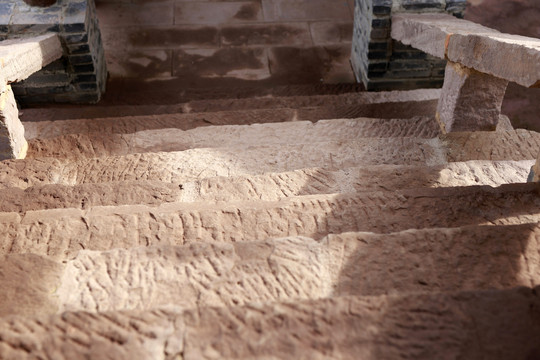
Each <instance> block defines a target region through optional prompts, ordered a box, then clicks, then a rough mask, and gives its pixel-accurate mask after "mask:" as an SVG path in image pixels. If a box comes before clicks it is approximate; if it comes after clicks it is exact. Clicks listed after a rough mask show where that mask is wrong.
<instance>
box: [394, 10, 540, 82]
mask: <svg viewBox="0 0 540 360" xmlns="http://www.w3.org/2000/svg"><path fill="white" fill-rule="evenodd" d="M392 37H393V38H394V39H396V40H399V41H401V42H403V43H404V44H407V45H411V46H413V47H415V48H417V49H420V50H422V51H425V52H427V53H428V54H431V55H433V56H437V57H440V58H447V59H448V60H450V61H453V62H457V63H460V64H463V65H465V66H467V67H470V68H473V69H475V70H477V71H480V72H483V73H486V74H490V75H493V76H495V77H498V78H502V79H506V80H509V81H514V82H516V83H518V84H520V85H523V86H526V87H537V86H540V39H535V38H529V37H525V36H518V35H510V34H501V33H500V32H498V31H496V30H493V29H490V28H487V27H484V26H481V25H478V24H475V23H472V22H470V21H466V20H461V19H457V18H454V17H452V16H450V15H443V14H421V15H420V14H401V15H396V16H394V17H393V18H392Z"/></svg>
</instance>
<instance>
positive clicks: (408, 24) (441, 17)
mask: <svg viewBox="0 0 540 360" xmlns="http://www.w3.org/2000/svg"><path fill="white" fill-rule="evenodd" d="M458 33H462V34H468V33H481V34H498V31H496V30H493V29H489V28H487V27H485V26H482V25H479V24H475V23H472V22H470V21H465V20H460V19H457V18H455V17H453V16H451V15H446V14H399V15H395V16H393V17H392V32H391V36H392V38H393V39H395V40H398V41H401V42H402V43H403V44H406V45H411V46H413V47H414V48H416V49H420V50H422V51H424V52H426V53H428V54H430V55H433V56H436V57H438V58H441V59H444V58H445V54H446V47H447V46H448V39H449V38H450V37H453V36H454V34H458Z"/></svg>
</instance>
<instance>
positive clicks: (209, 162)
mask: <svg viewBox="0 0 540 360" xmlns="http://www.w3.org/2000/svg"><path fill="white" fill-rule="evenodd" d="M539 149H540V134H538V133H535V132H530V131H526V130H518V131H508V132H501V133H488V132H480V133H475V134H470V133H452V134H448V135H445V136H443V137H441V140H440V139H438V138H434V139H418V138H382V139H381V138H362V139H358V140H355V141H333V142H320V143H312V144H293V145H280V146H277V147H276V146H271V145H262V146H244V147H242V146H235V147H229V148H199V149H190V150H186V151H181V152H168V153H143V154H130V155H126V156H109V157H102V158H93V159H80V160H77V161H69V160H67V159H54V158H39V159H26V160H11V161H4V162H2V163H0V188H6V187H19V188H23V189H24V188H27V187H29V186H35V185H43V184H50V183H55V184H63V185H76V184H83V183H100V182H113V181H137V180H160V181H165V182H176V183H183V182H187V181H194V180H198V179H202V178H207V177H214V176H240V175H257V174H263V173H268V172H283V171H292V170H297V169H302V168H310V167H323V168H326V169H328V170H338V169H341V168H345V167H355V166H366V165H380V164H394V165H411V166H425V165H427V166H434V165H441V164H445V163H446V161H447V159H448V160H449V161H460V162H463V161H468V160H490V161H500V160H513V161H519V160H532V159H536V157H537V154H538V151H539Z"/></svg>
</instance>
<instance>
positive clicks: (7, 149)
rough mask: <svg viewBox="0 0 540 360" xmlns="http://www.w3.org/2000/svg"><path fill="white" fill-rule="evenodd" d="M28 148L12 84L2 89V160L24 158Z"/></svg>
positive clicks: (0, 121) (0, 104) (0, 132)
mask: <svg viewBox="0 0 540 360" xmlns="http://www.w3.org/2000/svg"><path fill="white" fill-rule="evenodd" d="M27 150H28V143H27V142H26V140H25V138H24V127H23V125H22V123H21V121H20V120H19V111H18V110H17V103H16V102H15V97H14V96H13V91H12V90H11V86H9V85H7V86H5V87H4V90H3V91H1V90H0V160H5V159H23V158H24V157H25V156H26V151H27Z"/></svg>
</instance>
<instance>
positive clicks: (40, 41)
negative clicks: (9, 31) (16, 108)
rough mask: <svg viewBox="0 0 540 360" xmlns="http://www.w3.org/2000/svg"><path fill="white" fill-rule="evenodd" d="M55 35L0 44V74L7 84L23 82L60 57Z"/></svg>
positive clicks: (58, 40)
mask: <svg viewBox="0 0 540 360" xmlns="http://www.w3.org/2000/svg"><path fill="white" fill-rule="evenodd" d="M62 53H63V51H62V45H61V44H60V39H59V38H58V35H56V34H52V33H49V34H45V35H40V36H36V37H30V38H21V39H12V40H5V41H2V42H0V73H1V74H2V76H3V78H4V79H5V80H6V81H7V82H8V83H11V82H16V81H20V80H24V79H26V78H27V77H29V76H30V75H32V74H33V73H35V72H36V71H38V70H40V69H41V68H42V67H44V66H45V65H47V64H49V63H51V62H52V61H54V60H56V59H59V58H60V57H61V56H62Z"/></svg>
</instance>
